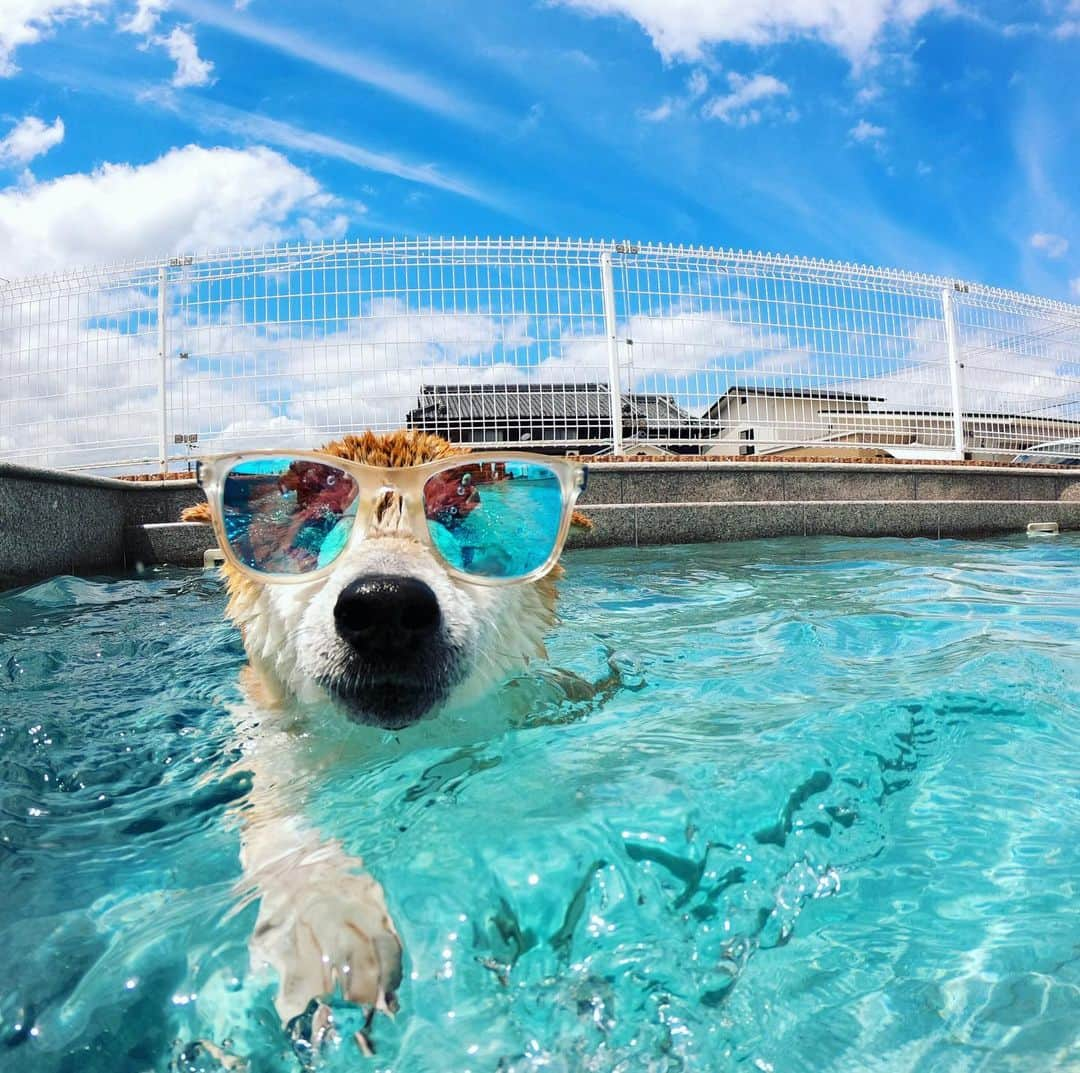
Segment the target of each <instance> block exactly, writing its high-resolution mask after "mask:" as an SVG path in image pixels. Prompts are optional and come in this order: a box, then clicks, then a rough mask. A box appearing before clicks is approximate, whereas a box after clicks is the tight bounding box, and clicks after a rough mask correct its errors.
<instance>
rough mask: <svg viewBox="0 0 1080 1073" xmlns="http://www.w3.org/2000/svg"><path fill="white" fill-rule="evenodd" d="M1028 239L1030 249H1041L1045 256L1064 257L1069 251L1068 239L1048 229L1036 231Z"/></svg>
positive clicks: (1052, 257)
mask: <svg viewBox="0 0 1080 1073" xmlns="http://www.w3.org/2000/svg"><path fill="white" fill-rule="evenodd" d="M1029 241H1030V242H1031V248H1032V249H1034V250H1042V252H1043V253H1045V254H1046V256H1047V257H1050V258H1051V259H1054V260H1056V259H1057V258H1058V257H1064V256H1065V254H1067V253H1068V252H1069V240H1068V239H1067V238H1065V237H1064V236H1063V235H1055V234H1053V233H1052V232H1049V231H1036V232H1035V234H1033V235H1032V236H1031V238H1030V240H1029Z"/></svg>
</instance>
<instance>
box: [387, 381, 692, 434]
mask: <svg viewBox="0 0 1080 1073" xmlns="http://www.w3.org/2000/svg"><path fill="white" fill-rule="evenodd" d="M417 403H418V405H417V408H416V409H415V410H412V411H410V413H409V414H408V415H407V421H408V422H409V424H410V425H413V424H419V423H423V424H431V423H437V422H445V423H455V424H456V423H459V422H460V423H470V424H471V423H488V422H497V421H523V420H524V421H539V422H545V421H549V422H556V421H563V422H566V421H572V422H587V421H590V420H591V421H595V422H598V423H599V422H607V421H610V420H611V395H610V392H609V391H608V386H607V384H602V383H583V384H537V383H518V384H433V385H428V384H425V385H424V386H422V387H421V388H420V397H419V399H418V400H417ZM622 405H623V417H624V420H630V421H632V422H636V423H637V424H638V425H639V426H641V427H643V428H657V429H659V428H675V427H679V426H681V425H686V424H689V423H691V422H693V421H694V419H693V418H692V417H691V416H690V414H688V413H687V412H686V411H685V410H683V409H682V408H681V407H680V406H679V405H678V404H677V403H676V402H675V400H674V399H673V398H671V396H670V395H660V394H655V393H642V392H639V393H632V394H628V395H623V397H622Z"/></svg>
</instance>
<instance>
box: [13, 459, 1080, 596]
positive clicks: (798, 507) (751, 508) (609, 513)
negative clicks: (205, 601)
mask: <svg viewBox="0 0 1080 1073" xmlns="http://www.w3.org/2000/svg"><path fill="white" fill-rule="evenodd" d="M201 500H202V491H201V490H200V489H199V487H198V486H197V485H196V484H195V482H194V481H179V480H177V481H141V482H137V483H135V482H129V481H118V480H112V479H111V478H107V477H87V476H83V475H80V474H71V473H64V472H59V471H56V470H46V469H35V468H32V467H27V466H14V465H8V464H2V463H0V587H11V586H13V585H20V584H25V583H27V582H30V581H33V580H35V579H37V578H42V577H50V576H52V575H55V574H62V573H83V574H85V573H93V572H104V571H112V570H118V569H124V568H128V569H132V568H136V567H137V566H139V565H154V564H160V563H168V564H172V565H177V566H201V565H202V562H203V554H204V552H205V551H206V550H207V549H208V548H210V547H212V546H213V544H214V537H213V533H212V531H211V529H210V527H209V526H205V525H192V524H184V523H181V522H180V521H179V517H180V512H181V510H183V508H184V507H186V506H190V505H191V504H194V503H198V502H200V501H201ZM581 506H582V508H583V509H584V510H585V512H586V513H587V514H588V515H589V517H590V518H591V519H592V521H593V524H594V528H593V530H592V531H591V532H590V533H583V534H582V533H572V534H571V539H570V541H569V545H570V547H612V546H634V545H643V544H680V543H701V542H708V541H722V540H749V539H757V538H761V537H778V536H812V535H824V534H833V535H842V536H903V537H915V536H920V537H930V538H934V539H936V538H940V537H953V536H984V535H989V534H993V533H1007V532H1023V531H1024V529H1025V528H1026V526H1027V525H1028V523H1029V522H1033V521H1037V522H1057V524H1058V525H1059V526H1060V527H1061V529H1063V530H1065V529H1080V473H1078V472H1076V471H1073V470H1067V469H1057V468H1049V467H1033V468H1020V467H1003V466H1000V465H997V466H986V467H982V466H978V465H972V464H970V463H969V464H966V465H945V464H941V463H935V464H932V465H919V464H905V465H902V466H898V465H893V464H885V463H853V462H844V463H827V462H755V463H754V464H753V465H748V464H747V463H745V462H743V463H739V462H703V461H694V462H686V463H680V462H655V463H654V462H599V463H594V464H592V465H590V467H589V487H588V489H587V491H586V494H585V496H584V497H583V498H582V501H581Z"/></svg>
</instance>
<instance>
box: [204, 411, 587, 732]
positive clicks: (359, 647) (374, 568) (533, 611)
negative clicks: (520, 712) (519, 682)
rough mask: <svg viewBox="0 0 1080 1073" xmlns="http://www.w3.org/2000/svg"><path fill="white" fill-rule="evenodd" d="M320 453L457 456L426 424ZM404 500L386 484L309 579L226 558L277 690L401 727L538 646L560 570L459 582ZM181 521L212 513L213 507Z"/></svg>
mask: <svg viewBox="0 0 1080 1073" xmlns="http://www.w3.org/2000/svg"><path fill="white" fill-rule="evenodd" d="M320 450H321V451H322V452H323V453H326V454H330V455H334V456H336V457H339V458H346V459H351V460H353V461H356V462H362V463H366V464H368V465H373V466H384V467H399V466H412V465H418V464H419V463H422V462H428V461H432V460H434V459H438V458H443V457H445V456H447V455H452V454H459V453H462V452H461V451H460V449H457V448H454V447H452V446H451V445H450V444H449V443H447V442H446V441H445V440H442V439H440V438H439V437H437V436H430V435H427V434H424V433H420V432H396V433H391V434H389V435H383V436H380V435H375V434H373V433H365V434H364V435H362V436H346V437H345V438H344V439H343V440H339V441H336V442H335V443H331V444H328V445H327V446H325V447H323V448H321V449H320ZM402 506H403V505H402V502H401V499H400V497H399V496H398V495H397V494H395V493H391V492H388V493H386V494H385V495H384V496H383V498H382V500H381V501H380V503H379V505H378V507H377V509H376V512H375V518H374V520H373V522H372V525H371V528H370V530H369V531H368V533H367V538H366V539H364V540H358V541H354V542H353V543H352V544H351V546H350V547H349V548H348V549H347V550H346V551H345V552H344V553H343V554H342V555H341V556H340V558H339V559H337V560H336V561H335V565H334V569H333V570H332V571H331V572H330V573H329V574H327V575H323V576H321V577H319V578H317V579H315V580H314V581H311V582H309V583H307V584H303V583H299V584H289V585H275V584H272V583H271V584H261V583H259V582H258V581H256V580H254V579H253V578H251V577H250V576H248V575H246V574H242V573H240V572H239V571H237V570H236V569H235V568H233V567H231V566H230V565H229V564H228V563H226V565H225V567H224V571H225V575H226V579H227V584H228V590H229V605H228V613H229V615H230V617H231V618H232V619H233V620H234V621H235V622H236V623H237V624H238V625H239V627H240V630H241V633H242V635H243V638H244V646H245V648H246V649H247V653H248V657H249V659H250V660H251V664H252V667H253V668H254V670H255V671H256V672H257V674H258V675H259V678H260V679H261V681H262V684H263V685H264V686H265V687H268V689H269V690H270V692H271V694H272V696H273V697H274V698H275V699H277V700H282V701H283V700H287V699H288V698H290V697H295V698H296V699H298V700H300V701H302V702H312V701H317V700H319V699H324V698H330V699H331V700H333V701H335V702H336V703H337V704H338V705H339V707H341V708H342V709H343V710H344V712H345V713H346V714H347V715H348V716H349V718H351V719H353V720H354V721H356V722H360V723H369V724H372V725H376V726H381V727H387V728H398V727H403V726H406V725H408V724H410V723H412V722H415V721H416V720H418V719H420V718H421V717H423V716H424V715H426V714H427V713H428V712H430V711H432V710H433V709H435V708H437V707H439V706H440V705H442V704H443V703H444V702H446V701H447V700H448V699H450V697H451V696H453V695H458V696H460V695H463V694H467V693H474V692H476V693H478V692H480V691H482V690H483V689H484V688H485V687H487V686H490V685H493V684H495V683H496V682H498V681H501V680H503V679H505V678H506V677H507V675H508V674H510V673H512V672H513V671H514V670H515V669H517V668H519V667H520V666H522V665H523V664H524V663H525V662H527V661H528V660H529V659H530V658H531V657H534V656H541V655H543V653H544V644H543V638H544V634H545V632H546V631H547V630H548V629H549V628H550V626H551V625H552V624H553V622H554V619H555V580H556V577H557V575H558V574H559V573H560V572H561V571H560V568H559V567H558V566H556V567H555V569H554V570H553V571H552V572H550V573H549V574H547V575H546V576H545V577H542V578H540V579H539V580H537V581H532V582H528V583H523V584H520V585H503V586H498V587H492V586H482V585H470V584H469V583H468V582H462V581H458V580H456V579H454V578H452V577H450V576H449V575H448V574H447V573H446V571H445V570H444V568H443V567H442V565H441V564H440V562H439V560H437V559H436V558H435V556H434V555H433V554H432V552H431V550H430V549H429V547H428V546H427V545H426V544H424V543H421V542H420V541H419V540H417V539H416V537H415V535H414V534H413V532H412V529H411V527H410V525H409V521H408V516H407V514H406V513H405V512H404V511H403V509H402ZM183 518H184V520H185V521H204V522H205V521H209V520H210V514H209V507H208V506H207V505H206V504H200V505H199V506H198V507H192V508H189V509H188V510H186V511H184V514H183ZM575 523H576V524H578V525H585V526H588V524H589V523H588V521H587V520H586V519H584V518H582V517H581V516H580V515H575Z"/></svg>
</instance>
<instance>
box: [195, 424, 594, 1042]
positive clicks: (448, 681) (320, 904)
mask: <svg viewBox="0 0 1080 1073" xmlns="http://www.w3.org/2000/svg"><path fill="white" fill-rule="evenodd" d="M320 453H321V454H325V455H329V456H332V457H334V458H340V459H346V460H349V461H353V462H360V463H364V464H367V465H371V466H379V467H386V468H398V467H406V466H414V465H419V464H421V463H424V462H429V461H433V460H437V459H441V458H445V457H448V456H451V455H460V454H467V452H465V451H463V450H462V449H461V448H457V447H455V446H453V445H451V444H450V443H448V442H447V441H445V440H443V439H441V438H439V437H437V436H432V435H429V434H426V433H422V432H416V431H401V432H395V433H391V434H387V435H377V434H374V433H370V432H368V433H365V434H363V435H359V436H352V435H350V436H346V437H345V438H344V439H341V440H338V441H335V442H333V443H329V444H327V445H326V446H324V447H322V448H321V449H320ZM290 479H291V480H294V481H295V483H296V488H294V489H291V490H292V491H293V492H294V493H295V494H296V495H297V497H298V502H299V504H300V506H301V507H302V506H303V502H304V500H303V496H304V481H305V473H304V471H303V467H302V466H300V467H296V468H295V472H294V474H293V475H292V476H291V477H290ZM455 484H456V487H455V488H447V489H440V488H438V487H436V489H435V491H434V493H433V495H434V499H435V500H437V502H436V507H437V509H438V511H445V512H449V513H452V514H455V515H456V514H462V513H467V512H468V511H469V509H471V506H472V505H473V504H474V503H475V498H474V492H473V489H472V488H471V487H470V484H469V482H467V481H465V480H464V479H463V480H461V481H460V482H455ZM455 496H456V497H457V498H458V499H460V502H458V501H457V499H456V498H455ZM182 518H183V520H184V521H188V522H203V523H207V522H210V520H211V512H210V507H209V504H207V503H203V504H200V505H198V506H195V507H190V508H188V509H187V510H185V511H184V512H183V514H182ZM572 524H573V525H575V526H577V527H579V528H586V529H587V528H591V523H590V522H589V520H588V518H586V517H585V516H584V515H581V514H580V513H578V512H575V513H574V515H573V518H572ZM223 571H224V576H225V582H226V587H227V591H228V604H227V614H228V616H229V618H231V619H232V621H233V622H235V623H236V624H237V626H238V627H239V629H240V633H241V636H242V638H243V643H244V648H245V650H246V653H247V657H248V665H247V667H246V668H245V670H244V672H243V674H242V676H241V681H242V684H243V687H244V691H245V694H246V698H247V703H246V704H245V705H244V706H243V711H242V712H241V713H239V714H238V718H237V725H238V735H239V738H240V745H241V748H242V749H243V760H242V761H241V762H240V766H241V767H242V768H244V769H245V770H247V771H249V772H251V774H252V776H253V782H252V789H251V792H250V794H249V795H248V798H247V801H246V806H245V808H244V809H243V811H242V816H241V824H242V832H241V860H242V867H243V873H244V878H243V881H242V886H243V888H244V890H245V891H246V897H247V899H248V900H254V899H258V902H259V909H258V917H257V920H256V924H255V928H254V932H253V935H252V938H251V941H250V944H249V945H250V953H251V962H252V967H253V969H255V970H261V969H264V968H268V969H270V970H272V971H273V972H274V973H276V977H277V993H276V998H275V1005H276V1008H277V1012H278V1014H279V1016H280V1018H281V1021H282V1023H283V1025H285V1026H286V1027H287V1028H290V1030H291V1031H292V1032H293V1034H294V1036H295V1035H296V1033H297V1032H298V1031H299V1029H298V1027H297V1026H298V1025H300V1024H301V1022H303V1025H304V1028H303V1031H304V1033H305V1035H306V1037H307V1038H308V1039H309V1041H311V1042H317V1040H318V1038H319V1037H321V1036H322V1035H325V1034H326V1033H327V1032H328V1031H331V1021H332V1018H331V1017H330V1014H329V1007H328V1006H326V1005H325V1001H326V1000H327V999H328V998H329V997H330V996H332V995H333V994H334V993H335V991H340V993H341V995H342V996H343V997H344V998H345V999H346V1000H347V1001H348V1002H351V1003H354V1004H357V1005H359V1006H362V1007H365V1008H366V1009H367V1010H368V1016H369V1023H370V1019H371V1018H372V1017H374V1015H375V1013H377V1012H379V1011H391V1010H393V1009H395V1008H396V992H397V988H398V986H399V984H400V981H401V961H402V945H401V940H400V938H399V936H398V933H397V930H396V928H395V927H394V924H393V922H392V920H391V918H390V914H389V912H388V910H387V906H386V899H385V895H384V892H383V890H382V888H381V887H380V886H379V884H378V883H377V882H376V881H375V880H374V879H373V878H372V877H371V876H370V875H367V874H365V873H364V871H363V862H362V860H361V859H360V858H358V857H355V856H350V855H349V854H348V853H346V852H345V850H344V849H343V847H342V846H341V845H340V843H338V842H337V841H336V840H334V839H331V838H328V837H326V836H324V835H323V834H321V833H320V832H318V831H317V830H315V829H314V828H313V827H312V826H311V825H310V824H308V823H307V822H306V821H305V820H304V819H303V816H302V806H301V805H300V803H299V802H297V801H295V800H294V799H293V797H292V795H291V793H290V787H291V786H293V785H295V784H296V782H297V779H296V775H297V772H296V766H297V763H298V760H297V752H298V750H297V749H296V747H295V746H296V741H297V735H296V733H295V730H296V725H297V720H298V719H302V717H303V713H304V711H305V710H307V709H309V708H310V706H312V705H323V706H325V705H331V706H333V707H334V708H336V709H337V710H338V711H339V712H340V713H341V715H342V717H344V718H345V719H348V720H351V721H353V722H355V723H361V724H367V725H372V726H376V727H381V728H384V729H386V730H400V729H402V728H405V727H407V726H409V725H411V724H413V723H415V722H417V721H418V720H420V719H422V718H424V717H425V716H428V715H431V714H433V713H436V712H437V711H438V710H439V709H442V708H445V707H447V706H449V705H452V704H454V703H456V702H458V701H461V700H466V699H470V698H475V697H476V696H478V695H482V694H483V693H484V692H485V691H486V690H488V689H490V688H491V687H493V686H494V685H496V684H498V683H500V682H502V681H504V680H505V679H507V678H508V677H509V676H511V675H512V674H514V673H515V672H518V671H520V669H521V668H522V667H524V666H525V665H527V664H528V663H529V661H530V660H532V659H536V658H540V657H543V656H544V655H545V649H544V636H545V634H546V633H547V632H548V631H549V630H550V628H551V627H552V626H553V624H554V622H555V603H556V583H557V580H558V578H559V577H560V576H561V573H562V570H561V567H559V566H558V564H556V565H555V567H554V568H553V569H552V570H551V571H549V572H548V573H547V574H546V575H544V576H542V577H540V578H539V579H537V580H533V581H530V582H526V583H522V584H516V585H502V586H484V585H475V584H469V583H467V582H463V581H460V580H458V579H456V578H453V577H451V576H450V575H449V574H448V572H447V570H446V568H445V567H444V566H443V565H442V563H441V562H440V560H438V559H437V558H436V556H435V555H434V553H433V552H432V549H431V548H430V547H429V546H428V545H426V544H424V543H422V542H421V541H420V540H418V539H417V536H416V534H415V533H413V531H412V529H411V525H410V522H409V518H408V516H407V514H406V512H405V510H404V508H403V503H402V500H401V497H400V496H399V495H397V494H396V493H394V492H389V491H388V492H385V493H384V494H383V495H382V497H381V498H380V499H379V501H378V503H377V505H376V509H375V512H374V515H373V518H372V521H371V524H370V527H369V529H368V531H367V533H366V534H365V539H363V540H355V541H353V542H352V543H351V544H350V546H349V547H348V548H347V549H346V550H345V551H344V552H343V553H342V554H341V556H340V558H338V559H337V560H335V561H334V566H333V568H332V570H330V572H329V573H323V574H321V575H320V576H319V577H318V578H316V579H315V580H313V581H310V582H300V583H293V584H287V585H281V584H260V583H259V581H257V580H255V579H254V578H253V577H252V576H251V575H249V574H245V573H243V572H241V571H240V570H238V569H236V568H235V567H234V566H232V565H231V564H229V563H228V562H226V563H225V564H224V566H223ZM304 755H305V760H304V763H306V764H307V765H312V764H318V763H320V762H332V758H330V757H323V758H321V759H320V758H319V757H318V754H317V750H315V752H314V753H313V752H312V750H311V749H307V750H305V752H304ZM358 1043H359V1044H360V1045H361V1047H363V1048H365V1049H366V1048H367V1040H366V1037H364V1036H363V1035H361V1036H360V1037H358Z"/></svg>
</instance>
